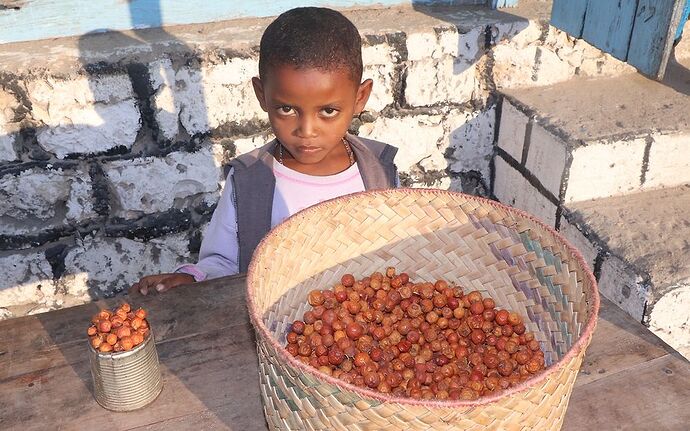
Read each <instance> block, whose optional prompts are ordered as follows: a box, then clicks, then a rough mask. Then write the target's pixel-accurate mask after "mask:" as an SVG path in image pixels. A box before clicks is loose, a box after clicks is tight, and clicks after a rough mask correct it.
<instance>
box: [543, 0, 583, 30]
mask: <svg viewBox="0 0 690 431" xmlns="http://www.w3.org/2000/svg"><path fill="white" fill-rule="evenodd" d="M587 3H588V0H553V6H552V7H551V25H552V26H554V27H557V28H559V29H561V30H563V31H564V32H566V33H568V34H569V35H571V36H573V37H577V38H579V37H581V36H582V29H583V28H584V26H585V12H586V11H587Z"/></svg>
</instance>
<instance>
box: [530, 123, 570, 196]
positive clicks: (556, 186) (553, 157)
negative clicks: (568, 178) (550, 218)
mask: <svg viewBox="0 0 690 431" xmlns="http://www.w3.org/2000/svg"><path fill="white" fill-rule="evenodd" d="M527 139H528V140H529V149H528V150H527V161H526V162H525V167H526V168H527V170H529V171H530V172H531V173H532V175H534V176H535V177H536V178H537V179H538V180H539V182H540V183H541V184H542V185H543V186H544V187H545V188H546V190H548V191H549V192H551V193H552V194H553V195H554V196H555V197H556V198H558V195H559V193H560V190H561V179H562V178H563V171H564V170H565V164H566V156H567V152H566V151H567V150H566V144H565V142H563V141H562V140H561V139H559V138H557V137H555V136H553V135H552V134H551V133H549V132H548V131H546V130H545V129H544V128H543V127H541V126H539V125H537V124H535V125H534V126H533V127H532V133H531V135H530V136H529V137H528V138H527Z"/></svg>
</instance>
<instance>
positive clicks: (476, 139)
mask: <svg viewBox="0 0 690 431" xmlns="http://www.w3.org/2000/svg"><path fill="white" fill-rule="evenodd" d="M445 125H446V127H447V128H448V129H449V135H448V146H449V147H450V148H449V151H444V152H445V153H446V154H447V155H448V167H449V168H450V171H451V172H453V173H460V172H469V171H477V172H479V173H480V174H481V175H482V178H483V179H484V181H486V184H489V178H490V177H491V174H490V170H489V164H490V162H491V157H492V155H493V151H494V130H495V126H496V109H495V108H494V107H491V108H489V109H487V110H484V111H475V112H461V111H455V112H451V113H450V114H448V117H447V119H446V121H445Z"/></svg>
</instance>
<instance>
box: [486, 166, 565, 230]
mask: <svg viewBox="0 0 690 431" xmlns="http://www.w3.org/2000/svg"><path fill="white" fill-rule="evenodd" d="M494 167H495V169H496V176H495V179H494V195H496V198H498V200H499V201H501V202H503V203H504V204H508V205H511V206H514V207H516V208H520V209H521V210H524V211H527V212H528V213H530V214H532V215H534V216H536V217H537V218H539V219H540V220H542V221H543V222H544V223H545V224H547V225H549V226H552V227H553V226H554V225H555V223H556V205H554V204H553V203H551V201H549V200H548V199H546V197H544V196H542V195H541V193H539V191H537V190H536V189H535V188H534V187H532V185H531V184H530V183H529V181H527V180H526V179H525V178H524V177H523V176H522V174H520V172H518V171H516V170H515V169H513V168H512V167H511V166H510V165H509V164H508V163H506V162H505V161H504V160H503V159H502V158H501V157H496V158H495V159H494Z"/></svg>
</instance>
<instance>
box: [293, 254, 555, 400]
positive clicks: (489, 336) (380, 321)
mask: <svg viewBox="0 0 690 431" xmlns="http://www.w3.org/2000/svg"><path fill="white" fill-rule="evenodd" d="M308 301H309V304H310V305H311V306H312V309H311V310H308V311H306V312H305V313H304V316H303V317H302V320H296V321H294V322H293V323H292V325H291V326H290V328H289V331H288V333H287V336H286V340H287V345H286V349H287V351H288V352H289V353H290V354H291V355H292V356H294V357H296V358H297V359H298V360H300V361H302V362H303V363H305V364H309V365H311V366H313V367H314V368H316V369H318V370H319V371H321V372H323V373H325V374H327V375H329V376H333V377H335V378H338V379H341V380H342V381H344V382H347V383H351V384H354V385H356V386H360V387H368V388H371V389H374V390H377V391H379V392H382V393H386V394H392V395H395V396H400V397H411V398H415V399H437V400H444V399H450V400H476V399H478V398H479V397H481V396H486V395H491V394H494V393H497V392H499V391H502V390H505V389H507V388H509V387H511V386H515V385H517V384H519V383H520V382H522V381H524V380H526V379H528V378H530V377H531V376H533V375H535V374H537V373H539V372H541V371H542V370H543V369H544V353H543V352H542V350H541V348H540V345H539V342H538V341H537V340H536V339H535V338H534V334H532V333H530V332H526V328H525V324H524V323H523V320H522V318H521V317H520V316H519V315H518V314H516V313H514V312H509V311H507V310H501V309H497V308H496V303H495V301H494V300H493V299H492V298H489V297H483V296H482V294H481V293H480V292H478V291H472V292H468V293H466V294H465V293H464V292H463V289H462V288H461V287H458V286H454V285H450V284H448V283H447V282H446V281H443V280H438V281H436V282H435V283H430V282H420V283H413V282H411V281H410V277H409V276H408V274H406V273H401V274H397V273H396V270H395V268H392V267H389V268H387V269H386V271H385V273H381V272H375V273H373V274H371V276H369V277H365V278H363V279H361V280H355V277H354V276H353V275H352V274H345V275H344V276H342V279H341V281H340V283H339V284H337V285H335V287H334V288H333V289H331V290H313V291H311V292H310V293H309V296H308Z"/></svg>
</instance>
